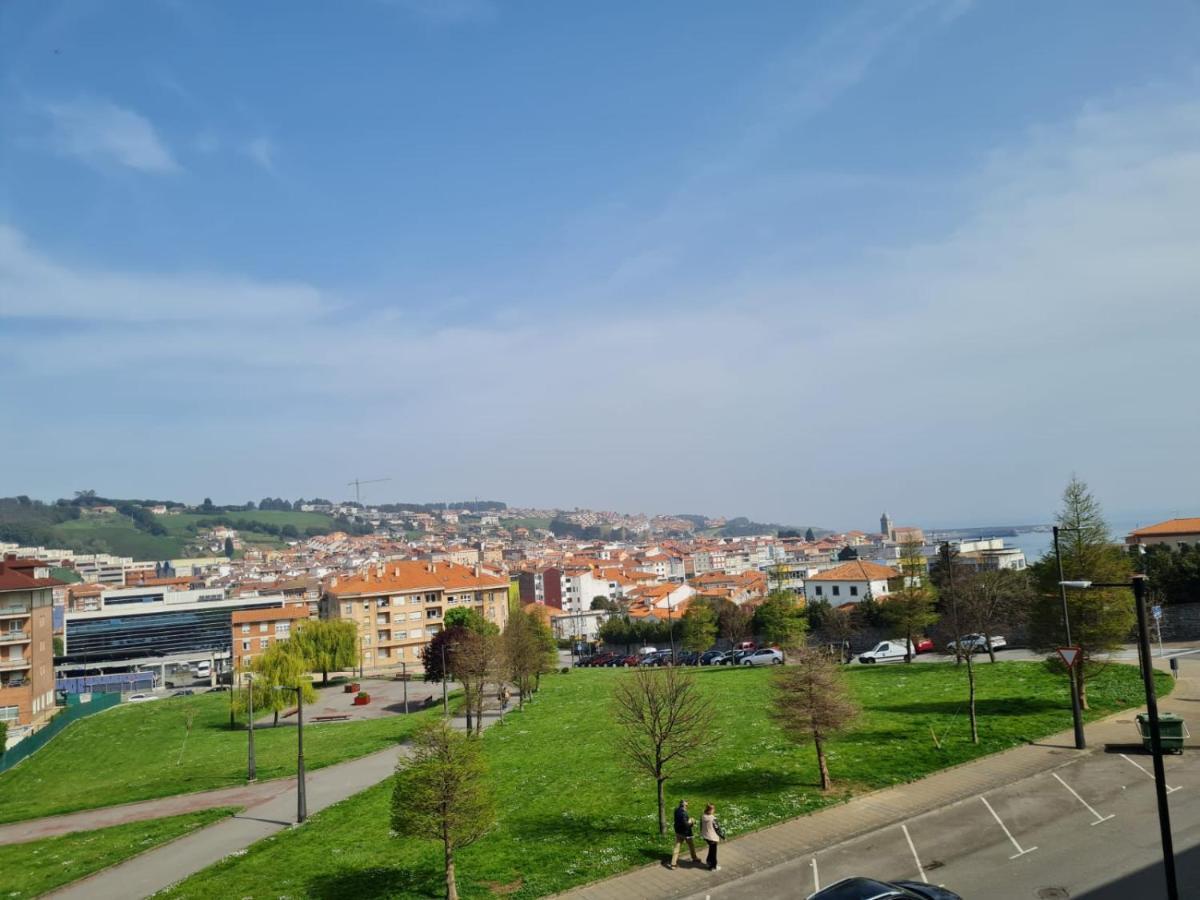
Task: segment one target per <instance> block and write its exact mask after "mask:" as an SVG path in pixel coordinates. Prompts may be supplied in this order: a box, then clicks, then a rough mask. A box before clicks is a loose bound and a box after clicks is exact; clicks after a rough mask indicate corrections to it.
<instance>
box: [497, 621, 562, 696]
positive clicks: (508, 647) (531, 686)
mask: <svg viewBox="0 0 1200 900" xmlns="http://www.w3.org/2000/svg"><path fill="white" fill-rule="evenodd" d="M499 651H500V662H501V666H502V668H503V670H504V672H505V673H506V674H507V675H508V677H509V679H510V680H511V681H512V683H513V684H515V685H516V686H517V703H518V705H519V706H521V707H524V705H525V700H526V699H527V698H528V697H529V696H531V695H532V694H533V693H534V692H535V691H536V690H537V688H538V685H539V683H540V681H541V676H542V675H543V674H545V673H547V672H553V671H554V667H555V666H556V665H557V663H558V644H557V642H556V641H555V640H554V633H553V632H552V631H551V630H550V626H549V625H548V624H547V623H546V622H545V620H544V619H543V618H542V617H541V615H539V614H538V613H537V612H531V611H527V610H524V609H519V610H517V611H516V612H515V613H513V614H512V615H510V616H509V617H508V623H507V624H506V625H505V626H504V631H503V633H502V634H501V635H500V648H499Z"/></svg>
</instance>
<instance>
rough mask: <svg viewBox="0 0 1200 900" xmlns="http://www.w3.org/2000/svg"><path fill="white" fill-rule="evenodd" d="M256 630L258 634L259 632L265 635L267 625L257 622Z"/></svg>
mask: <svg viewBox="0 0 1200 900" xmlns="http://www.w3.org/2000/svg"><path fill="white" fill-rule="evenodd" d="M258 630H259V632H260V633H261V634H266V633H267V623H266V622H259V623H258Z"/></svg>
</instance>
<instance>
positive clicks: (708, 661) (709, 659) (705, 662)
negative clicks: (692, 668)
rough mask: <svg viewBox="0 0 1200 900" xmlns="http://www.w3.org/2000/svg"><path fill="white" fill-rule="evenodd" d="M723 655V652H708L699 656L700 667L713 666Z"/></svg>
mask: <svg viewBox="0 0 1200 900" xmlns="http://www.w3.org/2000/svg"><path fill="white" fill-rule="evenodd" d="M724 655H725V652H724V651H723V650H709V651H708V652H706V653H702V654H700V665H702V666H711V665H714V664H715V663H717V662H718V661H719V660H720V659H721V657H722V656H724Z"/></svg>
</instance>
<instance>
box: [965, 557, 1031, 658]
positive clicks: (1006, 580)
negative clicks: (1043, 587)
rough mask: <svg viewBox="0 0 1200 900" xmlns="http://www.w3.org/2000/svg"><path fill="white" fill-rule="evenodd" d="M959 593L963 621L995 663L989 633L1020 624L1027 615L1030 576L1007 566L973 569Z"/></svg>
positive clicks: (1029, 597) (994, 652) (1029, 596)
mask: <svg viewBox="0 0 1200 900" xmlns="http://www.w3.org/2000/svg"><path fill="white" fill-rule="evenodd" d="M961 594H962V599H961V601H960V603H961V615H962V624H963V626H964V627H965V628H967V630H968V631H977V632H979V633H980V634H982V635H983V636H984V640H985V641H986V643H987V652H988V657H989V658H990V659H991V661H992V662H995V661H996V651H995V649H994V648H993V647H992V632H994V631H999V630H1000V629H1001V628H1012V627H1013V626H1014V625H1020V624H1022V623H1024V622H1025V620H1026V619H1027V618H1028V616H1029V602H1030V599H1031V597H1032V586H1031V585H1030V583H1029V576H1028V575H1027V574H1026V573H1025V572H1014V571H1012V570H1008V569H993V570H989V571H982V572H975V573H973V574H972V575H969V576H967V578H966V579H965V584H964V585H963V587H962V591H961Z"/></svg>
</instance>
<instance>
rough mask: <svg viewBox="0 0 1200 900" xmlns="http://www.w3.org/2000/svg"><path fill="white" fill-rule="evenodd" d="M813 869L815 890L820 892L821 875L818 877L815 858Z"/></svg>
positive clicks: (814, 858)
mask: <svg viewBox="0 0 1200 900" xmlns="http://www.w3.org/2000/svg"><path fill="white" fill-rule="evenodd" d="M812 867H813V890H814V891H819V890H820V889H821V878H820V876H819V875H817V858H816V857H815V856H814V857H813V858H812Z"/></svg>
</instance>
